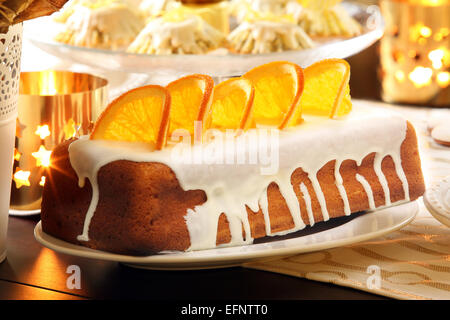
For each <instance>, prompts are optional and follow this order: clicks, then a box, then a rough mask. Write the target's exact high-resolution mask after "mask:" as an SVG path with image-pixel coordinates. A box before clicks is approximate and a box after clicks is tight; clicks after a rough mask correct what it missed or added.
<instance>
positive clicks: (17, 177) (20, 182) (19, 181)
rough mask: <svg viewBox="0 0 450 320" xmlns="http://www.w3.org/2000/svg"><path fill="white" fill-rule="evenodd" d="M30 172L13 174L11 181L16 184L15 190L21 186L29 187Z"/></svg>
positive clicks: (19, 171) (20, 171)
mask: <svg viewBox="0 0 450 320" xmlns="http://www.w3.org/2000/svg"><path fill="white" fill-rule="evenodd" d="M30 174H31V172H30V171H23V170H18V171H16V173H14V176H13V180H14V182H15V183H16V188H17V189H20V188H21V187H22V186H27V187H29V186H30V180H29V179H30Z"/></svg>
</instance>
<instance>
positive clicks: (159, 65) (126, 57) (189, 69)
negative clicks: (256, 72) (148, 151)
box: [24, 3, 384, 77]
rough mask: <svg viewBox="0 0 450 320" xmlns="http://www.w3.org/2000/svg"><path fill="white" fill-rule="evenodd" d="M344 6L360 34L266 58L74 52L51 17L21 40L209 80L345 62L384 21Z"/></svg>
mask: <svg viewBox="0 0 450 320" xmlns="http://www.w3.org/2000/svg"><path fill="white" fill-rule="evenodd" d="M343 5H344V6H345V7H346V9H347V10H348V12H349V13H350V14H351V15H352V16H354V17H355V18H356V19H357V20H358V21H359V22H360V23H361V24H362V25H363V26H364V31H363V33H362V34H361V35H359V36H356V37H353V38H346V39H342V38H340V39H339V38H333V39H328V40H324V41H321V42H320V43H319V44H318V45H317V46H316V47H315V48H311V49H305V50H296V51H284V52H277V53H269V54H225V53H217V52H216V53H214V54H204V55H190V54H189V55H176V54H173V55H149V54H130V53H126V52H124V51H112V50H100V49H91V48H84V47H77V46H72V45H66V44H62V43H58V42H56V41H54V40H53V39H54V37H55V35H56V34H57V32H58V31H59V30H61V26H62V25H61V24H60V23H57V22H55V21H53V19H52V17H51V16H50V17H42V18H38V19H34V20H30V21H26V22H25V23H24V37H26V38H27V39H29V40H30V41H31V42H32V43H33V44H34V45H36V46H37V47H39V48H41V49H42V50H44V51H47V52H48V53H51V54H53V55H55V56H58V57H61V58H64V59H69V60H72V61H73V62H76V63H82V64H86V65H90V66H92V67H97V68H103V69H110V70H115V71H119V70H120V71H125V72H135V73H148V74H150V75H167V74H177V75H182V74H188V73H205V74H208V75H211V76H213V77H231V76H240V75H242V74H243V73H244V72H246V71H248V70H249V69H251V68H253V67H256V66H258V65H261V64H263V63H268V62H271V61H277V60H288V61H291V62H294V63H297V64H299V65H300V66H302V67H307V66H308V65H310V64H312V63H314V62H316V61H319V60H323V59H327V58H346V57H349V56H351V55H354V54H356V53H358V52H360V51H362V50H364V49H366V48H367V47H369V46H370V45H372V44H373V43H374V42H375V41H377V40H378V39H380V38H381V36H382V35H383V32H384V20H383V18H382V16H381V14H380V10H379V8H378V7H377V6H366V5H362V4H356V3H343ZM219 51H220V50H219ZM225 51H226V50H225Z"/></svg>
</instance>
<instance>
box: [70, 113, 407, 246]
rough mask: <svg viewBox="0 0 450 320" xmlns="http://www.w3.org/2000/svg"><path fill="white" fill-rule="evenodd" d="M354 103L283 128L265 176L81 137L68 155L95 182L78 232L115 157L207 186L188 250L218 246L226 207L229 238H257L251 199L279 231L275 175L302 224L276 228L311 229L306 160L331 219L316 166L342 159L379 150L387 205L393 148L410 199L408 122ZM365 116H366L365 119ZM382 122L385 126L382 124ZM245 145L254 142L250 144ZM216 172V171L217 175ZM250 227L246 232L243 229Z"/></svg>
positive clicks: (245, 167) (190, 219)
mask: <svg viewBox="0 0 450 320" xmlns="http://www.w3.org/2000/svg"><path fill="white" fill-rule="evenodd" d="M355 109H356V110H354V111H353V112H352V113H351V114H350V115H349V116H348V117H346V118H344V119H341V120H330V119H323V118H319V117H307V116H305V122H304V123H303V124H302V125H300V126H298V127H296V128H294V129H291V130H284V131H281V132H280V140H279V170H278V172H277V173H275V174H273V175H261V174H260V167H259V166H258V164H239V165H228V164H202V165H190V164H186V163H183V162H182V161H180V160H179V159H173V158H172V157H171V156H170V149H169V148H167V149H164V150H161V151H153V152H149V149H148V145H146V144H135V143H133V144H130V143H124V142H109V141H99V140H98V141H96V140H89V139H88V138H87V137H82V138H81V139H79V140H77V141H75V142H73V143H72V144H70V146H69V157H70V162H71V165H72V167H73V168H74V170H75V172H76V173H77V175H78V178H79V183H80V186H82V185H83V182H84V180H85V179H88V180H89V181H90V182H91V185H92V189H93V197H92V201H91V204H90V206H89V209H88V212H87V213H86V218H85V222H84V226H83V233H82V234H81V235H79V236H78V240H80V241H88V240H89V224H90V221H91V219H92V217H93V215H94V213H95V209H96V206H97V202H98V198H99V195H98V185H97V174H98V171H99V170H100V168H101V167H102V166H104V165H106V164H108V163H110V162H113V161H116V160H129V161H135V162H159V163H164V164H166V165H168V166H169V167H170V168H171V169H172V170H173V171H174V173H175V175H176V176H177V178H178V181H179V182H180V185H181V187H182V188H183V189H184V190H196V189H201V190H204V191H205V193H206V196H207V199H208V200H207V201H206V202H205V203H204V204H202V205H200V206H196V207H195V208H194V209H189V210H187V212H186V215H185V220H186V225H187V228H188V231H189V235H190V240H191V247H190V248H189V250H198V249H205V248H212V247H215V246H216V236H217V224H218V219H219V216H220V214H221V213H222V212H223V213H225V214H226V217H227V219H228V221H229V225H230V233H231V235H232V240H231V242H230V243H229V244H227V245H238V244H246V243H251V242H252V241H253V239H252V237H251V232H250V224H249V221H248V216H247V212H246V206H248V207H249V208H251V209H252V210H253V211H255V212H257V211H258V210H259V208H261V211H262V213H263V216H264V221H265V223H266V225H265V227H266V234H267V235H275V234H274V233H272V232H271V228H270V218H269V213H268V203H267V187H268V186H269V184H270V183H272V182H276V183H277V185H278V186H279V189H280V192H281V194H282V195H283V197H284V198H285V200H286V204H287V206H288V208H289V210H290V212H291V216H292V219H293V221H294V225H295V226H294V228H293V229H291V230H287V231H284V232H281V233H276V234H285V233H289V232H292V231H296V230H299V229H302V228H304V227H305V224H304V222H303V220H302V218H301V215H300V206H299V202H298V198H297V196H296V194H295V192H294V190H293V186H292V184H291V175H292V173H293V172H294V171H295V170H296V169H297V168H300V167H301V168H302V170H303V171H304V172H306V173H307V174H308V177H309V179H310V181H311V183H312V185H313V191H314V192H315V194H316V196H317V198H318V199H319V204H320V206H321V210H322V214H323V218H324V220H325V221H326V220H328V219H329V216H328V211H327V207H326V201H325V197H324V195H323V191H322V190H321V187H320V184H319V182H318V180H317V172H318V171H319V170H320V168H322V167H323V166H324V165H325V164H326V163H328V162H329V161H332V160H336V163H339V166H340V163H342V161H344V160H346V159H353V160H355V161H357V163H361V161H362V159H364V157H366V156H367V155H368V154H370V153H373V152H375V153H376V157H375V158H376V161H374V169H375V172H376V173H377V176H378V179H379V181H380V183H381V185H382V187H383V191H384V193H385V196H386V197H385V198H386V205H390V204H391V203H390V195H389V187H388V185H387V181H386V178H385V176H384V174H383V172H382V171H381V161H382V159H383V158H384V157H386V156H388V155H390V156H391V157H392V159H393V161H394V163H395V169H396V172H397V175H398V177H399V178H400V180H401V182H402V184H403V189H404V191H405V195H406V196H405V199H409V191H408V190H409V189H408V182H407V180H406V176H405V174H404V172H403V168H402V166H401V158H400V148H401V144H402V142H403V140H404V139H405V137H406V121H405V120H404V119H403V118H402V117H400V116H398V115H396V114H395V113H391V112H390V111H387V110H383V109H381V110H380V109H372V108H367V107H364V106H358V107H357V108H355ZM368 120H370V121H368ZM361 123H364V126H362V125H361ZM380 128H383V130H382V131H380ZM198 147H202V146H198ZM246 147H248V148H252V146H251V145H246ZM194 148H195V147H194ZM336 166H338V164H336ZM211 174H213V175H214V176H213V177H211ZM339 175H340V174H339V173H336V172H335V176H336V184H337V185H339V184H340V183H339V181H340V179H339ZM357 179H358V181H360V182H361V183H362V184H363V187H364V188H365V190H366V193H367V195H368V197H369V203H370V204H371V206H373V207H375V205H374V203H373V202H371V200H370V199H371V198H373V194H372V193H371V189H370V185H369V184H368V183H367V184H364V181H365V179H364V178H363V177H362V176H359V177H358V176H357ZM366 182H367V181H366ZM338 188H340V194H341V197H342V198H343V201H344V203H345V202H346V201H347V202H348V199H344V198H347V195H346V192H345V188H344V186H343V185H342V187H338ZM217 190H219V191H220V190H221V192H218V191H217ZM300 190H301V193H302V195H303V198H304V200H305V203H306V206H307V212H308V217H309V219H310V221H312V222H313V221H314V217H313V215H312V209H311V208H310V207H309V208H308V206H310V205H311V195H310V194H309V192H308V189H307V188H306V186H305V185H304V184H301V185H300ZM346 212H347V211H346ZM242 228H243V229H242ZM243 231H244V235H245V239H244V238H243V236H242V232H243Z"/></svg>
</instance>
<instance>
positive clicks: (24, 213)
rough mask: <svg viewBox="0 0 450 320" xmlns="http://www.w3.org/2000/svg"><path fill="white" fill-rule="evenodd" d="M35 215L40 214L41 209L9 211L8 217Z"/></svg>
mask: <svg viewBox="0 0 450 320" xmlns="http://www.w3.org/2000/svg"><path fill="white" fill-rule="evenodd" d="M36 214H41V209H36V210H14V209H9V215H10V216H14V217H28V216H34V215H36Z"/></svg>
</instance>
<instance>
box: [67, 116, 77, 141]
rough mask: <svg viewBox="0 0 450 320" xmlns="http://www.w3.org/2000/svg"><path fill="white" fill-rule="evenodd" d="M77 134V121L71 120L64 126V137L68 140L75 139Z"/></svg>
mask: <svg viewBox="0 0 450 320" xmlns="http://www.w3.org/2000/svg"><path fill="white" fill-rule="evenodd" d="M76 133H77V130H76V128H75V121H73V119H72V118H71V119H70V120H69V121H67V123H66V124H65V125H64V137H65V139H66V140H68V139H70V138H73V137H75V134H76Z"/></svg>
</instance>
